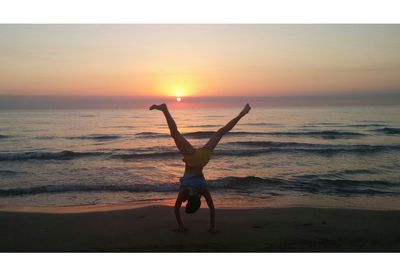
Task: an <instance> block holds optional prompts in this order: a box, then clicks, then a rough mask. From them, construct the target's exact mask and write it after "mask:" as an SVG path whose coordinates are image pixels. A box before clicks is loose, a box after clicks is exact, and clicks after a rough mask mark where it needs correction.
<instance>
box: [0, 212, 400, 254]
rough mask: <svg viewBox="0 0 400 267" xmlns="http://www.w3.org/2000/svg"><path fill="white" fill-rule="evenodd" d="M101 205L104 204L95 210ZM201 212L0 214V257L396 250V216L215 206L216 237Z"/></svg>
mask: <svg viewBox="0 0 400 267" xmlns="http://www.w3.org/2000/svg"><path fill="white" fill-rule="evenodd" d="M103 208H104V207H103ZM208 216H209V213H208V209H207V208H202V209H200V211H198V212H197V213H195V214H193V215H188V214H185V213H184V211H183V209H182V217H183V221H184V223H185V225H186V226H187V227H188V228H189V231H188V232H185V233H177V232H174V231H173V229H175V228H176V227H177V225H176V221H175V217H174V215H173V210H172V207H171V206H165V205H164V206H160V205H157V206H155V205H153V206H145V207H136V208H128V207H126V209H114V210H104V209H101V208H100V207H98V209H95V210H92V211H90V212H83V211H81V212H69V213H68V212H64V213H62V212H60V213H54V212H53V213H49V212H45V211H42V212H34V211H33V212H32V211H31V212H29V211H22V210H20V211H14V212H12V211H0V236H1V237H2V238H0V251H3V252H7V251H8V252H96V251H98V252H196V251H202V252H251V251H254V252H320V251H321V252H322V251H325V252H399V251H400V229H399V227H398V225H399V223H400V211H398V210H391V211H383V210H379V211H377V210H360V209H337V208H336V209H335V208H305V207H297V208H293V207H292V208H290V207H288V208H258V209H257V208H256V209H255V208H250V209H243V208H241V209H239V208H238V209H217V211H216V225H217V229H218V230H220V232H219V233H217V234H210V233H208V232H207V230H208V226H209V217H208Z"/></svg>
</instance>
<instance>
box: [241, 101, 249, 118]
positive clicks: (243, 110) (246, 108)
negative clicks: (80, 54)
mask: <svg viewBox="0 0 400 267" xmlns="http://www.w3.org/2000/svg"><path fill="white" fill-rule="evenodd" d="M250 109H251V107H250V105H249V104H246V106H244V108H243V109H242V111H241V112H240V116H244V115H246V114H247V113H249V111H250Z"/></svg>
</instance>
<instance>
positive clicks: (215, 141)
mask: <svg viewBox="0 0 400 267" xmlns="http://www.w3.org/2000/svg"><path fill="white" fill-rule="evenodd" d="M250 109H251V107H250V105H249V104H246V106H245V107H244V108H243V109H242V111H241V112H240V113H239V115H237V116H236V117H235V118H233V119H232V120H231V121H229V122H228V123H227V124H226V125H225V126H224V127H222V128H221V129H219V130H218V131H217V132H216V133H214V135H213V136H212V137H211V138H210V140H209V141H208V142H207V143H206V144H205V145H204V148H207V149H209V150H214V148H215V147H216V146H217V145H218V143H219V141H220V140H221V138H222V136H224V134H226V133H227V132H229V131H230V130H232V128H233V127H235V125H236V124H237V123H238V122H239V120H240V119H241V118H242V117H243V116H244V115H246V114H247V113H249V111H250Z"/></svg>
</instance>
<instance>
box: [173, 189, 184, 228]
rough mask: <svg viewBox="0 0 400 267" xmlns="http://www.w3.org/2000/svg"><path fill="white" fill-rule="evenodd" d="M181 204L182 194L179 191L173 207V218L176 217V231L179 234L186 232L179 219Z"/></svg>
mask: <svg viewBox="0 0 400 267" xmlns="http://www.w3.org/2000/svg"><path fill="white" fill-rule="evenodd" d="M182 202H183V192H182V191H179V194H178V197H177V198H176V202H175V207H174V212H175V217H176V221H177V222H178V226H179V227H178V231H179V232H185V231H186V230H187V228H186V227H185V226H184V225H183V221H182V218H181V212H180V209H181V206H182Z"/></svg>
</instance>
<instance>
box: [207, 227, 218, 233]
mask: <svg viewBox="0 0 400 267" xmlns="http://www.w3.org/2000/svg"><path fill="white" fill-rule="evenodd" d="M208 232H209V233H210V234H216V233H219V230H217V229H216V228H215V227H210V229H208Z"/></svg>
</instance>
